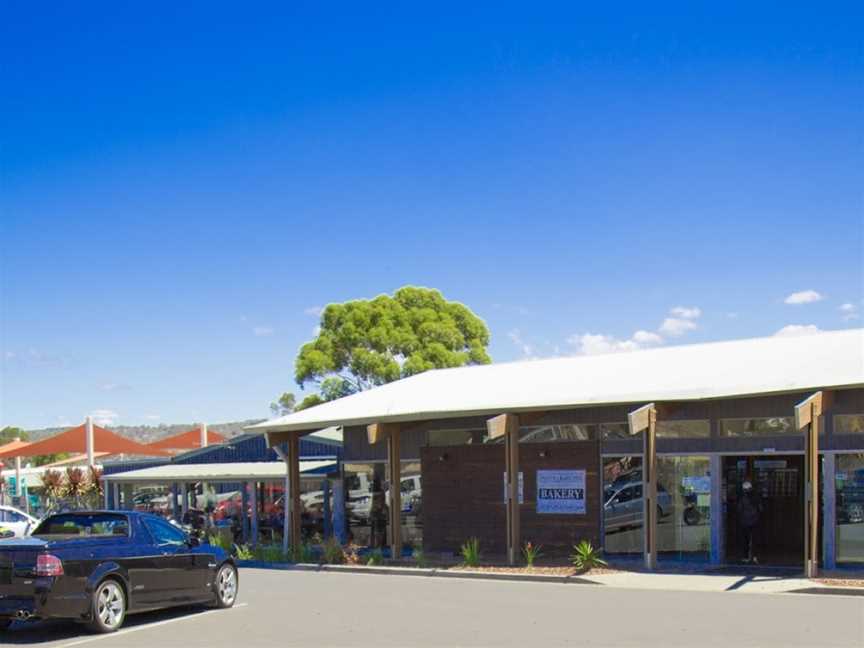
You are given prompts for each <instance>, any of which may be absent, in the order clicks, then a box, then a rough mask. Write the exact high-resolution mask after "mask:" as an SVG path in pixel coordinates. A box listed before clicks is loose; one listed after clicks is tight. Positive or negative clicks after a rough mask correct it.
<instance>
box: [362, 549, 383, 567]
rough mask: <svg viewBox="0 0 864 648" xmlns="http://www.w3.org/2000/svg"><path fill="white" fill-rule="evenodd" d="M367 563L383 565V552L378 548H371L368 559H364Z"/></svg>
mask: <svg viewBox="0 0 864 648" xmlns="http://www.w3.org/2000/svg"><path fill="white" fill-rule="evenodd" d="M366 564H367V565H383V564H384V552H383V551H381V550H380V549H373V550H372V553H370V554H369V560H367V561H366Z"/></svg>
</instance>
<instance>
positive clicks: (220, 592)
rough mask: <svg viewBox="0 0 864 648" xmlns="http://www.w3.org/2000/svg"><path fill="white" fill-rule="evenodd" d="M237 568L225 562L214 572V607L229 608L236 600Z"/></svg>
mask: <svg viewBox="0 0 864 648" xmlns="http://www.w3.org/2000/svg"><path fill="white" fill-rule="evenodd" d="M238 584H239V583H238V579H237V568H236V567H234V565H232V564H230V563H225V564H224V565H222V566H221V567H220V568H219V571H218V572H217V573H216V607H217V608H230V607H231V606H233V605H234V601H236V600H237V588H238Z"/></svg>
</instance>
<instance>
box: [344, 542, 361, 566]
mask: <svg viewBox="0 0 864 648" xmlns="http://www.w3.org/2000/svg"><path fill="white" fill-rule="evenodd" d="M342 558H343V560H344V561H345V564H346V565H359V564H360V555H359V554H358V553H357V545H356V544H354V543H353V542H349V543H348V544H347V545H345V548H344V549H343V550H342Z"/></svg>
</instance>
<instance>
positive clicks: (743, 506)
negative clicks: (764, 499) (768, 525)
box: [737, 480, 762, 565]
mask: <svg viewBox="0 0 864 648" xmlns="http://www.w3.org/2000/svg"><path fill="white" fill-rule="evenodd" d="M761 509H762V507H761V505H760V503H759V500H758V499H757V497H756V493H754V492H753V484H752V482H750V480H745V481H744V483H743V484H742V485H741V497H740V498H739V499H738V509H737V514H738V527H739V528H740V529H741V533H742V535H743V537H744V544H745V546H746V547H747V559H746V560H745V561H744V562H746V563H749V564H751V565H756V564H758V563H759V560H758V559H757V558H756V555H755V554H754V552H753V532H754V531H755V529H756V527H758V526H759V518H760V517H761V514H762V510H761Z"/></svg>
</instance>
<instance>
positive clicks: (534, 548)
mask: <svg viewBox="0 0 864 648" xmlns="http://www.w3.org/2000/svg"><path fill="white" fill-rule="evenodd" d="M542 548H543V545H535V544H532V543H530V542H526V543H525V546H524V547H522V555H523V556H525V564H526V565H528V566H529V567H533V566H534V561H535V560H537V558H539V557H540V556H542V555H543V554H541V553H540V550H541V549H542Z"/></svg>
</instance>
